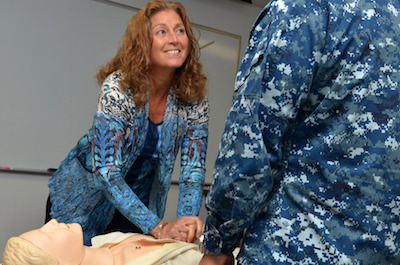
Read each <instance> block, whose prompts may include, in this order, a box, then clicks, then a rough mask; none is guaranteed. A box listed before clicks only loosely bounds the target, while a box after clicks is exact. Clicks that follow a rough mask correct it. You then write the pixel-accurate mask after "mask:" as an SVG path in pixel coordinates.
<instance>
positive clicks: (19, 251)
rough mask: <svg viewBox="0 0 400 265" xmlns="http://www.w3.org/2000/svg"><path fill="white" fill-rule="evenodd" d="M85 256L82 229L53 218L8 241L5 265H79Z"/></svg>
mask: <svg viewBox="0 0 400 265" xmlns="http://www.w3.org/2000/svg"><path fill="white" fill-rule="evenodd" d="M84 256H85V246H84V245H83V234H82V228H81V226H80V225H79V224H63V223H58V222H57V221H56V220H55V219H52V220H51V221H49V222H48V223H46V224H45V225H44V226H42V227H41V228H40V229H36V230H31V231H29V232H26V233H24V234H22V235H20V236H19V237H13V238H11V239H10V240H9V241H8V242H7V246H6V249H5V251H4V255H3V261H2V262H3V265H36V264H38V265H39V264H41V265H76V264H80V263H81V261H82V260H83V258H84Z"/></svg>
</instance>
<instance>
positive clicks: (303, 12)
mask: <svg viewBox="0 0 400 265" xmlns="http://www.w3.org/2000/svg"><path fill="white" fill-rule="evenodd" d="M399 37H400V2H399V1H397V0H385V1H383V0H375V1H371V0H329V1H328V0H272V1H271V2H270V3H269V4H268V5H267V6H266V7H265V8H264V9H263V11H262V12H261V14H260V16H259V18H258V19H257V20H256V22H255V24H254V25H253V28H252V31H251V35H250V40H249V44H248V47H247V50H246V53H245V55H244V58H243V61H242V63H241V66H240V69H239V71H238V74H237V80H236V86H235V93H234V101H233V105H232V108H231V110H230V113H229V115H228V117H227V121H226V128H225V132H224V134H223V136H222V140H221V144H220V150H219V155H218V157H217V160H216V164H215V168H214V177H215V179H214V181H213V183H212V187H211V190H210V193H209V195H208V197H207V200H206V207H207V210H208V216H207V220H206V227H205V239H204V246H205V248H206V249H207V250H209V251H211V252H213V253H214V254H217V255H218V254H220V253H225V254H226V253H230V252H231V251H232V250H233V249H234V247H235V246H236V245H237V244H238V242H239V241H240V240H241V239H242V240H243V241H242V246H241V251H240V253H239V257H238V262H239V263H240V264H243V265H248V264H400V233H399V230H400V116H399V115H400V110H399V108H400V104H399V97H400V93H399V89H400V86H399V82H400V48H399V43H400V40H399ZM242 235H243V236H242Z"/></svg>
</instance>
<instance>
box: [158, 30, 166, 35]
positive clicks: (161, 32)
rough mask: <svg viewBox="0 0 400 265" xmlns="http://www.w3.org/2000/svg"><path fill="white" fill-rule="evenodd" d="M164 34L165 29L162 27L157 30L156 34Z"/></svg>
mask: <svg viewBox="0 0 400 265" xmlns="http://www.w3.org/2000/svg"><path fill="white" fill-rule="evenodd" d="M164 34H165V30H163V29H161V30H159V31H157V35H164Z"/></svg>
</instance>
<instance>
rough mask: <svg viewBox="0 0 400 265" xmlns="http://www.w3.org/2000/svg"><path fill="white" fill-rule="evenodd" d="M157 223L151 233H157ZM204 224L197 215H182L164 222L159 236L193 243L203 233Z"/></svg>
mask: <svg viewBox="0 0 400 265" xmlns="http://www.w3.org/2000/svg"><path fill="white" fill-rule="evenodd" d="M159 225H160V224H158V225H157V226H156V227H155V228H154V229H153V230H151V231H150V233H151V234H153V235H154V234H155V233H157V228H158V227H159ZM203 228H204V224H203V222H202V221H201V219H200V218H199V217H197V216H182V217H181V218H179V219H177V220H175V221H173V222H171V223H168V224H166V225H165V226H164V227H163V228H162V229H161V232H160V237H161V238H172V239H175V240H178V241H183V242H188V243H194V242H196V240H197V239H198V238H199V237H200V236H201V235H202V234H203Z"/></svg>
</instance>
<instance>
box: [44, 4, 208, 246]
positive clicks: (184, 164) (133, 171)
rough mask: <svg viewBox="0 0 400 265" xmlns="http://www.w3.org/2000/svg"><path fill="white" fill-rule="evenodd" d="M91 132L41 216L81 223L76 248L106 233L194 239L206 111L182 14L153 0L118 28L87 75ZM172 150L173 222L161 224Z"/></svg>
mask: <svg viewBox="0 0 400 265" xmlns="http://www.w3.org/2000/svg"><path fill="white" fill-rule="evenodd" d="M97 81H98V83H99V84H101V93H100V96H99V101H98V107H97V112H96V114H95V116H94V121H93V125H92V128H91V129H90V130H89V131H88V132H87V133H86V134H85V135H84V136H83V137H82V138H81V139H80V140H79V142H78V144H77V145H76V146H75V147H74V148H73V149H72V150H71V151H70V153H69V154H68V156H67V158H66V159H65V160H64V161H63V162H62V163H61V165H60V167H59V168H58V170H57V171H56V172H55V173H54V175H53V177H52V178H51V179H50V181H49V188H50V196H49V201H48V207H47V216H46V220H49V219H50V218H55V219H57V220H58V221H59V222H65V223H74V222H76V223H79V224H81V225H82V228H83V233H84V239H85V244H89V242H90V238H91V237H93V236H95V235H97V234H101V233H104V232H110V231H127V232H128V231H130V232H139V233H145V234H152V235H153V236H155V237H156V238H174V239H177V240H181V241H187V242H194V241H196V240H197V238H198V237H199V236H200V235H201V233H202V228H203V223H202V221H201V220H200V219H199V218H198V217H197V215H198V213H199V210H200V207H201V202H202V190H203V183H204V176H205V158H206V150H207V137H208V120H209V105H208V100H207V88H206V81H207V79H206V77H205V75H204V74H203V69H202V64H201V63H200V60H199V45H198V42H197V40H196V37H195V35H194V33H193V30H192V27H191V23H190V21H189V19H188V16H187V13H186V10H185V9H184V7H183V6H182V5H181V4H180V3H177V2H168V1H161V0H155V1H151V2H149V3H148V4H147V5H146V7H144V8H143V9H142V10H140V11H139V12H138V13H137V14H136V15H135V16H133V18H132V19H131V21H130V22H129V24H128V27H127V30H126V32H125V35H124V37H123V39H122V42H121V46H120V48H119V50H118V52H117V54H116V56H115V57H114V58H113V59H112V60H111V61H110V62H109V63H107V64H106V65H104V66H102V67H101V68H100V70H99V71H98V72H97ZM179 149H181V163H180V165H181V169H180V178H179V202H178V211H177V220H176V221H174V222H171V223H165V222H164V221H163V220H162V218H163V216H164V212H165V206H166V200H167V194H168V190H169V188H170V184H171V175H172V171H173V166H174V162H175V159H176V157H177V154H178V151H179Z"/></svg>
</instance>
